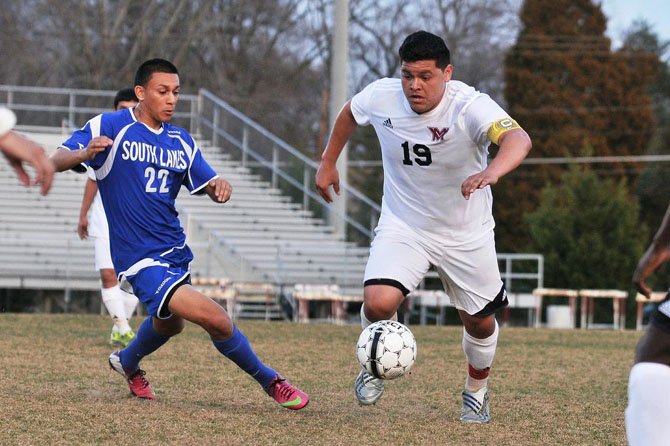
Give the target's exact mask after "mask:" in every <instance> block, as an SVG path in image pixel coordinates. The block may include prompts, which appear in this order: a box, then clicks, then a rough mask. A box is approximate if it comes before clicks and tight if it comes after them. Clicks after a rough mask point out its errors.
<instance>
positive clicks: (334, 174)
mask: <svg viewBox="0 0 670 446" xmlns="http://www.w3.org/2000/svg"><path fill="white" fill-rule="evenodd" d="M314 185H315V186H316V191H317V192H318V193H319V195H321V197H323V199H324V200H326V203H332V202H333V197H332V195H330V186H331V185H332V186H333V190H334V191H335V193H336V194H337V195H340V173H339V172H338V171H337V168H336V167H335V165H334V164H329V163H324V162H321V164H319V168H318V169H317V171H316V177H315V179H314Z"/></svg>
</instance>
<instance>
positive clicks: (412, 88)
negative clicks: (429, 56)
mask: <svg viewBox="0 0 670 446" xmlns="http://www.w3.org/2000/svg"><path fill="white" fill-rule="evenodd" d="M452 70H453V67H452V66H451V64H450V65H447V67H446V68H445V69H444V70H442V69H440V68H438V67H437V65H435V61H434V60H418V61H416V62H403V63H402V65H401V66H400V79H401V81H402V91H403V93H405V97H406V98H407V101H408V102H409V106H410V107H411V108H412V110H414V111H415V112H416V113H419V114H421V113H426V112H428V111H431V110H432V109H434V108H435V107H437V104H439V103H440V101H441V100H442V96H443V95H444V89H445V88H446V85H447V84H446V82H447V81H448V80H450V79H451V73H452Z"/></svg>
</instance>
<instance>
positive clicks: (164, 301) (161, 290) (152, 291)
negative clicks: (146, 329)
mask: <svg viewBox="0 0 670 446" xmlns="http://www.w3.org/2000/svg"><path fill="white" fill-rule="evenodd" d="M192 260H193V254H192V253H191V250H190V249H189V248H188V246H184V247H183V248H182V249H174V250H170V251H168V252H167V253H164V254H162V255H160V256H158V257H156V258H144V259H142V260H140V261H139V262H137V263H135V264H134V265H133V266H131V267H130V268H128V270H127V271H124V272H123V273H121V274H119V276H120V281H121V284H122V286H121V287H122V288H127V286H124V285H126V284H129V285H130V286H131V287H132V291H131V290H126V291H129V292H132V293H133V294H134V295H135V296H137V298H138V299H139V300H140V302H142V303H143V304H144V305H145V306H146V307H147V312H148V313H149V314H150V315H151V316H155V317H157V318H159V319H167V318H169V317H170V316H171V315H172V313H170V310H169V309H168V303H169V302H170V298H171V297H172V295H173V293H174V292H175V291H176V290H177V288H179V287H180V286H182V285H184V284H190V283H191V272H190V263H191V261H192Z"/></svg>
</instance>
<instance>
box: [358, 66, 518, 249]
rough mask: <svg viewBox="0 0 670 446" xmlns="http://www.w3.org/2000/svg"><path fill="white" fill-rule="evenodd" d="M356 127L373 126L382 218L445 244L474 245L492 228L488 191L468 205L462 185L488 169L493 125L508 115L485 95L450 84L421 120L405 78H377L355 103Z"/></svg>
mask: <svg viewBox="0 0 670 446" xmlns="http://www.w3.org/2000/svg"><path fill="white" fill-rule="evenodd" d="M351 111H352V113H353V115H354V118H355V119H356V122H357V123H358V124H359V125H368V124H372V126H373V127H374V129H375V132H376V133H377V137H378V138H379V141H380V144H381V152H382V163H383V167H384V195H383V199H382V219H383V218H384V215H385V214H390V215H391V216H393V217H395V218H398V219H400V220H401V221H403V222H404V223H405V224H407V225H408V226H409V227H411V228H414V229H415V230H416V231H417V232H419V233H421V234H424V235H426V236H427V237H429V238H430V239H432V240H436V241H438V242H439V243H443V244H445V245H449V244H461V243H465V242H468V241H472V240H476V239H478V238H480V237H481V236H482V235H483V234H485V233H487V232H489V231H491V230H492V229H493V227H494V221H493V216H492V213H491V206H492V201H493V200H492V195H491V189H490V187H486V188H484V189H483V190H479V191H476V192H475V193H474V194H472V195H471V196H470V199H469V200H466V199H465V198H463V195H462V194H461V184H462V183H463V181H464V180H465V179H466V178H467V177H469V176H470V175H473V174H475V173H477V172H480V171H482V170H483V169H485V168H486V166H487V162H488V161H487V157H488V146H489V144H490V140H489V138H488V136H487V131H488V130H489V128H490V127H491V124H493V123H494V122H496V121H498V120H500V119H505V118H509V115H508V114H507V113H506V112H505V111H504V110H503V109H502V108H501V107H500V106H499V105H498V104H497V103H496V102H495V101H493V100H492V99H491V98H490V97H489V96H488V95H486V94H484V93H480V92H478V91H476V90H475V89H474V88H472V87H470V86H468V85H466V84H464V83H462V82H459V81H454V80H452V81H449V82H447V84H446V89H445V92H444V96H443V98H442V100H441V101H440V103H439V104H438V105H437V106H436V107H435V108H434V109H433V110H430V111H428V112H426V113H422V114H417V113H416V112H414V111H413V110H412V109H411V108H410V105H409V103H408V102H407V99H406V98H405V95H404V94H403V91H402V86H401V82H400V79H390V78H385V79H380V80H378V81H375V82H373V83H371V84H370V85H368V86H367V87H366V88H365V89H363V90H362V91H361V92H360V93H358V94H356V95H355V96H354V97H353V98H352V99H351Z"/></svg>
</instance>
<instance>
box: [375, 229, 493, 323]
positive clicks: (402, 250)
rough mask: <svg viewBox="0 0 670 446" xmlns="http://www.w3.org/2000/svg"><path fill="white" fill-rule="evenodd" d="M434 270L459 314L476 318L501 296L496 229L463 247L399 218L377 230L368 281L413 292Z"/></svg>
mask: <svg viewBox="0 0 670 446" xmlns="http://www.w3.org/2000/svg"><path fill="white" fill-rule="evenodd" d="M431 265H434V266H435V269H436V270H437V273H438V275H439V277H440V279H441V280H442V284H443V286H444V291H445V292H446V293H447V295H448V296H449V298H450V299H451V302H452V303H453V304H454V305H455V306H456V308H457V309H459V310H463V311H465V312H466V313H468V314H476V313H478V312H479V311H480V310H482V309H483V308H484V307H485V306H486V305H487V304H489V302H491V301H493V299H495V297H496V296H497V295H498V294H499V293H500V291H501V288H502V285H503V283H502V279H501V278H500V270H499V268H498V260H497V256H496V250H495V240H494V233H493V230H490V231H487V232H486V233H484V234H483V235H482V237H480V238H479V239H477V240H475V241H473V242H468V243H466V244H463V245H462V246H449V247H447V246H444V245H442V244H439V243H436V242H435V241H433V240H429V239H427V238H426V237H422V236H421V235H420V234H418V233H417V232H416V231H413V230H412V229H411V228H409V227H408V226H406V225H404V223H402V222H400V221H398V220H397V219H394V218H390V219H382V221H381V222H380V224H379V225H378V226H377V228H376V229H375V238H374V240H373V242H372V246H371V248H370V257H369V259H368V263H367V266H366V268H365V278H364V282H367V281H368V280H374V279H382V281H383V280H384V279H386V280H394V281H397V282H399V283H400V284H402V286H404V287H405V288H406V289H407V290H408V291H409V292H412V291H413V290H414V289H415V288H416V287H417V286H418V285H419V283H420V282H421V281H422V280H423V278H424V276H425V275H426V273H427V272H428V270H429V268H430V266H431Z"/></svg>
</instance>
